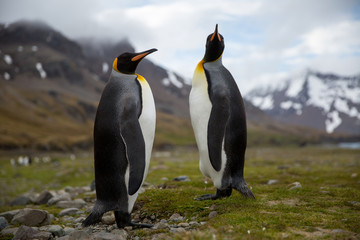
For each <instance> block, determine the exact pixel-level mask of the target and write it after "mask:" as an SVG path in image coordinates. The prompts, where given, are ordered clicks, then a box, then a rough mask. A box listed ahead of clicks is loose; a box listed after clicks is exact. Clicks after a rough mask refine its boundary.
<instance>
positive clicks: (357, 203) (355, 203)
mask: <svg viewBox="0 0 360 240" xmlns="http://www.w3.org/2000/svg"><path fill="white" fill-rule="evenodd" d="M348 203H349V204H350V205H352V206H360V202H358V201H348Z"/></svg>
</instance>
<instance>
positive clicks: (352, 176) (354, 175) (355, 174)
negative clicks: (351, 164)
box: [350, 173, 358, 178]
mask: <svg viewBox="0 0 360 240" xmlns="http://www.w3.org/2000/svg"><path fill="white" fill-rule="evenodd" d="M357 176H358V174H357V173H352V174H351V176H350V177H351V178H356V177H357Z"/></svg>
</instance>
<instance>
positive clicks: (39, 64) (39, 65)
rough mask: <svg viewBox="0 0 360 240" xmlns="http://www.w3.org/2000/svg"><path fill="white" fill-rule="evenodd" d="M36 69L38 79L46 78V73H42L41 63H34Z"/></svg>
mask: <svg viewBox="0 0 360 240" xmlns="http://www.w3.org/2000/svg"><path fill="white" fill-rule="evenodd" d="M36 69H37V70H38V71H39V73H40V77H41V78H42V79H44V78H46V72H45V71H44V69H43V67H42V64H41V63H39V62H38V63H36Z"/></svg>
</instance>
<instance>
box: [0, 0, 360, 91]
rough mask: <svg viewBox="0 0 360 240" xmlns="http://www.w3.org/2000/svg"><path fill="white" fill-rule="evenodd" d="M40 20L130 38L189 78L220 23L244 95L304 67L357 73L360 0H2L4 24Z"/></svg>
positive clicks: (77, 32) (72, 33) (83, 33)
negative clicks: (153, 49)
mask: <svg viewBox="0 0 360 240" xmlns="http://www.w3.org/2000/svg"><path fill="white" fill-rule="evenodd" d="M19 19H29V20H43V21H45V22H47V23H48V24H49V25H50V26H52V27H54V28H55V29H57V30H59V31H60V32H62V33H63V34H65V35H66V36H68V37H70V38H72V39H76V38H79V37H88V36H94V37H98V38H111V39H114V40H121V39H123V38H124V37H127V38H128V39H129V41H130V42H131V43H132V44H133V45H134V47H135V48H136V50H137V51H142V50H146V49H149V48H153V47H155V48H158V50H159V51H158V52H156V53H155V54H152V55H151V56H149V57H150V58H151V60H152V61H154V62H156V63H157V64H159V65H162V66H164V67H166V68H168V69H171V70H174V71H176V72H177V73H179V74H181V75H183V76H185V77H187V78H191V77H192V74H193V71H194V69H195V66H196V64H197V63H198V62H199V61H200V60H201V59H202V57H203V55H204V49H205V40H206V37H207V35H208V34H210V33H211V32H213V31H214V28H215V24H216V23H218V24H219V32H220V33H221V34H222V35H223V36H224V38H225V52H224V55H223V62H224V65H225V66H226V67H227V68H228V69H229V70H230V72H232V74H233V76H234V77H235V79H236V80H237V82H238V84H239V87H240V90H241V91H242V92H244V93H245V92H247V91H248V90H249V89H250V88H251V87H254V86H256V85H259V84H262V83H263V82H268V81H274V80H277V79H283V78H286V76H288V75H289V74H290V75H291V74H295V73H298V72H301V71H304V70H305V69H307V68H311V69H314V70H320V71H324V72H333V73H339V74H345V75H352V74H359V73H360V1H359V0H271V1H269V0H267V1H266V0H249V1H245V0H221V1H212V0H191V1H180V0H166V1H161V0H132V1H125V0H102V1H96V0H71V1H70V0H31V1H30V0H0V22H3V23H11V22H13V21H16V20H19Z"/></svg>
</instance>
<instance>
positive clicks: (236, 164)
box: [189, 25, 255, 200]
mask: <svg viewBox="0 0 360 240" xmlns="http://www.w3.org/2000/svg"><path fill="white" fill-rule="evenodd" d="M224 48H225V45H224V38H223V36H222V35H221V34H219V32H218V25H216V27H215V31H214V33H212V34H210V35H209V36H208V38H207V40H206V51H205V55H204V58H203V59H202V60H201V61H200V62H199V64H198V65H197V67H196V69H195V72H194V76H193V81H192V89H191V92H190V98H189V101H190V115H191V123H192V126H193V129H194V133H195V138H196V142H197V145H198V149H199V154H200V164H199V165H200V171H201V172H202V174H203V175H204V176H207V177H210V178H211V180H212V181H213V183H214V186H215V187H216V189H217V191H216V194H206V195H203V196H201V197H199V198H196V200H209V199H218V198H223V197H228V196H230V195H231V193H232V189H235V190H237V191H239V192H240V193H241V194H242V195H244V196H245V197H248V198H255V197H254V194H253V193H252V192H251V190H250V189H249V188H248V186H247V184H246V182H245V179H244V162H245V150H246V140H247V131H246V116H245V107H244V102H243V99H242V97H241V94H240V91H239V89H238V87H237V84H236V82H235V80H234V78H233V77H232V75H231V73H230V72H229V71H228V70H227V69H226V68H225V67H224V66H223V64H222V53H223V51H224Z"/></svg>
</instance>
